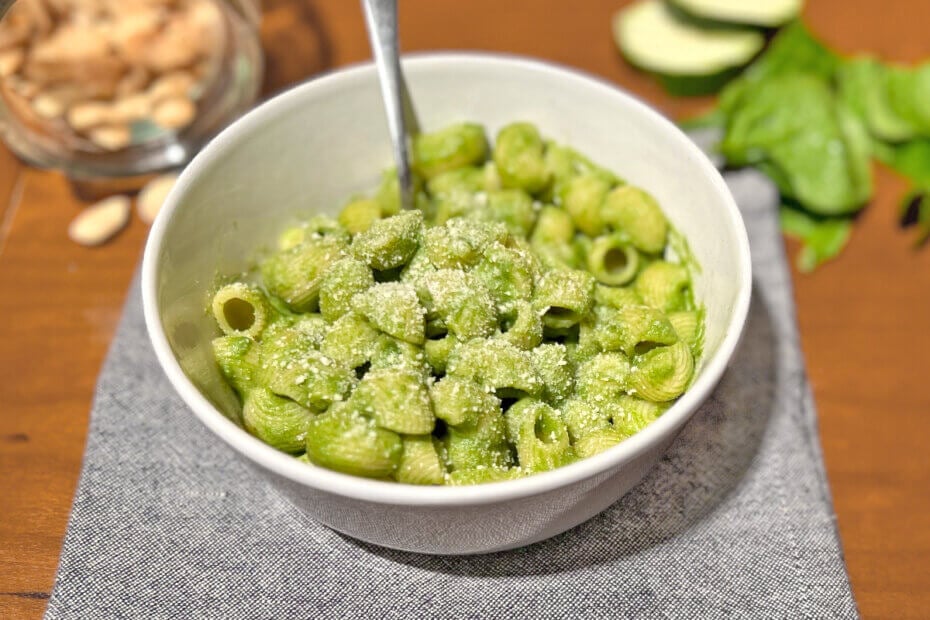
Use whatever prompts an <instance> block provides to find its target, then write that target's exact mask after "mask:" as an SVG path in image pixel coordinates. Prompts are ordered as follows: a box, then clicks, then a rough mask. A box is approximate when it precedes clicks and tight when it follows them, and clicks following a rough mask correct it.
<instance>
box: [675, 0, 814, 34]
mask: <svg viewBox="0 0 930 620" xmlns="http://www.w3.org/2000/svg"><path fill="white" fill-rule="evenodd" d="M669 2H670V3H671V4H672V5H673V6H674V7H675V8H676V9H678V10H680V11H683V12H685V13H687V14H689V15H692V16H694V17H695V18H697V19H700V20H707V21H712V22H720V23H726V24H743V25H746V26H758V27H760V28H777V27H778V26H781V25H782V24H785V23H787V22H789V21H791V20H792V19H794V18H795V17H797V16H798V15H799V14H800V13H801V7H802V6H803V5H804V0H669Z"/></svg>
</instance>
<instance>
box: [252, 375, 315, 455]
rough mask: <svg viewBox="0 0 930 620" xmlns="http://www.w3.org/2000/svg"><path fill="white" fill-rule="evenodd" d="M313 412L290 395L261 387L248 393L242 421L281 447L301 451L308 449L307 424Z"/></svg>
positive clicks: (288, 450) (280, 448)
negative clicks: (285, 395)
mask: <svg viewBox="0 0 930 620" xmlns="http://www.w3.org/2000/svg"><path fill="white" fill-rule="evenodd" d="M312 417H313V414H312V413H311V412H310V410H309V409H307V408H306V407H302V406H300V405H298V404H297V403H295V402H294V401H293V400H290V399H289V398H284V397H282V396H278V395H277V394H275V393H274V392H272V391H271V390H269V389H268V388H264V387H258V388H255V389H254V390H251V391H250V392H249V393H247V394H246V395H245V399H244V401H243V404H242V423H243V426H245V428H246V430H248V431H249V432H250V433H252V434H253V435H255V436H256V437H258V438H259V439H261V440H262V441H264V442H265V443H267V444H268V445H270V446H272V447H274V448H277V449H278V450H281V451H282V452H290V453H291V454H297V453H300V452H303V451H304V450H305V449H306V443H307V426H308V424H309V423H310V420H311V418H312Z"/></svg>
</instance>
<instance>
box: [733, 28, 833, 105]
mask: <svg viewBox="0 0 930 620" xmlns="http://www.w3.org/2000/svg"><path fill="white" fill-rule="evenodd" d="M839 65H840V59H839V57H838V56H837V55H836V54H834V53H833V52H831V51H830V50H829V49H827V48H826V47H825V46H824V45H823V44H822V43H820V41H818V40H817V39H815V38H814V37H813V36H812V35H811V33H810V31H809V30H808V29H807V26H805V25H804V24H803V23H802V22H800V21H795V22H792V23H791V24H789V25H788V26H786V27H784V28H782V30H781V31H780V32H779V33H778V34H777V35H776V36H775V37H774V38H773V39H772V42H771V43H770V44H769V47H768V49H767V50H766V51H765V52H764V53H763V54H762V55H761V56H760V57H759V58H758V59H757V60H756V61H755V62H754V63H752V64H751V65H749V67H748V68H747V69H746V70H745V71H744V72H743V74H742V75H741V76H740V77H739V78H738V79H736V80H734V81H732V82H730V83H729V84H728V85H727V87H726V88H725V89H724V90H723V92H722V93H721V94H720V109H721V110H723V111H724V112H725V113H728V112H729V111H731V110H732V106H733V105H734V104H735V102H736V100H738V99H740V98H741V96H742V91H743V90H745V89H746V88H748V87H749V86H750V85H751V84H754V83H756V82H761V81H764V80H767V79H769V78H771V77H775V76H779V75H785V74H787V73H807V74H809V75H812V76H814V77H816V78H819V79H821V80H824V81H828V80H831V79H832V78H833V76H834V74H835V73H836V70H837V68H838V67H839Z"/></svg>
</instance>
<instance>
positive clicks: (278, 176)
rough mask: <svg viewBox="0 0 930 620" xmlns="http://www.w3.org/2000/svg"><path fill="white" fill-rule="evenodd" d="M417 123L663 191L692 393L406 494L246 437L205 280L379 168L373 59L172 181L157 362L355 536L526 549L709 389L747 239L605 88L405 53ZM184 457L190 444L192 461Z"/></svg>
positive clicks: (477, 59) (570, 516) (699, 164)
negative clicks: (577, 157) (686, 250)
mask: <svg viewBox="0 0 930 620" xmlns="http://www.w3.org/2000/svg"><path fill="white" fill-rule="evenodd" d="M404 68H405V70H406V74H407V78H408V82H409V87H410V90H411V93H412V96H413V100H414V102H415V105H416V108H417V112H418V115H419V118H420V122H421V124H422V126H423V128H424V129H425V130H430V129H434V128H438V127H442V126H444V125H446V124H448V123H450V122H453V121H457V120H465V119H468V120H474V121H477V122H480V123H483V124H484V125H485V126H486V127H487V129H488V132H489V135H490V136H492V137H493V136H494V134H495V133H496V131H497V130H498V129H499V128H500V127H501V126H503V125H505V124H507V123H509V122H512V121H515V120H527V121H531V122H533V123H536V124H537V125H538V126H539V127H540V129H541V131H542V132H543V133H544V134H545V135H547V136H550V137H552V138H554V139H556V140H558V141H560V142H563V143H567V144H569V145H571V146H573V147H576V148H577V149H579V150H580V151H581V152H582V153H584V154H586V155H588V156H590V157H591V158H592V159H593V160H594V161H597V162H600V163H601V164H603V165H605V166H607V167H608V168H610V169H611V170H614V171H616V172H617V173H619V174H620V175H621V176H623V177H624V178H626V179H627V180H628V181H630V182H632V183H635V184H637V185H640V186H642V187H644V188H646V189H647V190H649V191H650V192H652V194H653V195H654V196H655V197H656V198H657V199H658V200H659V202H660V204H661V205H662V207H663V208H664V209H665V211H666V213H667V214H668V216H669V218H670V219H671V221H672V222H673V224H674V225H675V226H676V227H677V228H678V229H679V230H680V231H681V232H682V233H684V235H685V236H686V237H687V239H688V240H689V242H690V244H691V248H692V251H693V253H694V256H695V257H696V258H697V260H698V261H699V263H700V264H701V266H702V272H701V273H700V275H699V276H698V277H697V280H696V282H695V289H696V293H697V296H698V298H699V299H700V300H702V301H703V302H704V303H705V304H706V308H707V326H706V341H705V354H704V358H703V359H702V361H701V363H700V364H699V368H698V371H697V373H698V374H697V378H696V380H695V381H694V384H693V385H692V387H691V389H690V390H689V391H688V392H687V393H686V394H684V396H682V398H681V399H680V400H679V401H678V402H677V403H676V404H675V405H674V406H673V407H672V408H671V409H669V410H668V412H666V413H665V414H664V415H663V416H662V417H661V418H660V419H658V420H657V421H656V422H654V423H653V424H651V425H650V426H649V427H647V428H646V429H644V430H643V431H642V432H640V433H639V434H637V435H635V436H634V437H632V438H630V439H627V440H626V441H624V442H622V443H621V444H619V445H617V446H615V447H613V448H611V449H609V450H607V451H606V452H603V453H601V454H599V455H597V456H594V457H591V458H589V459H585V460H583V461H581V462H578V463H575V464H572V465H569V466H567V467H563V468H561V469H558V470H555V471H551V472H547V473H543V474H538V475H535V476H531V477H528V478H524V479H520V480H514V481H508V482H501V483H494V484H486V485H478V486H471V487H417V486H409V485H400V484H393V483H388V482H379V481H375V480H366V479H363V478H356V477H353V476H348V475H345V474H340V473H337V472H334V471H329V470H326V469H322V468H318V467H314V466H308V465H305V464H304V463H301V462H299V461H297V460H295V459H294V458H292V457H290V456H288V455H286V454H283V453H281V452H278V451H276V450H274V449H272V448H271V447H269V446H267V445H265V444H263V443H262V442H261V441H259V440H258V439H255V438H254V437H252V436H250V435H249V434H248V433H246V432H245V431H244V430H242V429H241V428H240V427H239V426H237V424H235V423H234V422H233V421H232V420H235V419H236V415H237V412H236V408H237V404H236V401H235V399H234V398H232V396H231V393H230V392H229V391H228V388H226V387H225V384H224V383H223V380H222V378H221V377H220V375H219V372H218V371H217V369H216V366H215V364H214V363H213V361H212V358H211V356H210V347H209V341H210V339H211V338H212V337H213V336H214V335H215V327H214V325H213V324H212V319H211V318H210V317H209V316H207V314H206V313H205V311H204V308H206V307H207V304H208V303H209V297H208V295H209V291H210V290H211V287H212V286H213V285H214V283H215V281H216V278H217V276H218V275H223V274H227V275H228V274H235V273H238V272H240V271H242V270H243V269H244V268H246V267H247V266H248V265H249V264H250V261H252V260H254V257H255V255H256V251H257V248H260V247H261V246H263V245H264V246H265V247H267V246H268V245H269V244H270V243H271V242H272V240H273V239H274V238H275V235H276V233H278V232H279V231H280V230H281V229H282V227H283V226H284V225H285V224H286V223H288V222H290V221H293V220H294V218H295V214H296V213H301V212H302V213H307V212H314V211H320V212H325V213H334V212H335V211H336V210H337V209H338V208H339V206H340V205H341V204H342V203H343V201H344V200H345V199H346V198H347V197H348V196H350V195H351V194H353V193H356V192H360V191H366V190H370V189H371V188H373V187H374V186H375V185H376V183H377V179H378V178H379V174H380V171H381V170H382V169H384V168H385V167H387V166H389V165H390V164H391V150H390V145H389V142H388V134H387V129H386V123H385V120H384V112H383V110H382V107H381V105H382V104H381V100H380V95H379V91H378V83H377V78H376V76H375V71H374V68H373V67H372V66H371V65H364V66H358V67H353V68H349V69H346V70H343V71H338V72H336V73H333V74H330V75H327V76H324V77H321V78H319V79H316V80H313V81H311V82H309V83H306V84H303V85H301V86H298V87H296V88H294V89H292V90H290V91H288V92H285V93H284V94H281V95H279V96H277V97H275V98H274V99H272V100H271V101H268V102H267V103H265V104H263V105H261V106H259V107H258V108H257V109H255V110H254V111H252V112H251V113H249V114H248V115H246V116H245V117H243V118H242V119H240V120H239V121H237V122H236V123H234V124H233V125H232V126H231V127H229V128H228V129H226V130H225V131H224V132H223V133H222V134H220V135H219V136H218V137H217V138H216V139H214V141H213V142H212V143H211V144H209V145H208V146H207V147H206V148H205V149H204V150H203V152H201V153H200V154H199V155H198V156H197V157H196V158H195V159H194V161H193V162H192V163H191V164H190V165H189V166H188V167H187V169H186V170H185V171H184V172H183V174H182V175H181V177H180V179H179V181H178V183H177V185H176V186H175V188H174V190H173V191H172V192H171V194H170V196H169V197H168V199H167V202H166V204H165V205H164V207H163V209H162V211H161V213H160V214H159V216H158V219H157V220H156V222H155V224H154V227H153V228H152V231H151V234H150V236H149V241H148V245H147V246H146V249H145V259H144V264H143V278H142V287H143V296H144V305H145V319H146V323H147V325H148V330H149V334H150V336H151V339H152V344H153V345H154V348H155V352H156V354H157V355H158V359H159V361H160V362H161V364H162V366H163V367H164V370H165V372H166V374H167V375H168V378H169V379H170V380H171V383H172V384H173V385H174V387H175V389H176V390H177V391H178V393H179V394H180V395H181V397H182V398H183V399H184V401H185V402H186V403H187V405H188V406H189V407H190V408H191V410H192V411H193V412H194V414H195V415H196V416H197V417H198V418H200V420H201V421H202V422H203V423H204V424H205V425H206V426H207V427H208V428H209V429H210V430H211V431H212V432H214V433H215V434H216V435H217V436H218V437H219V438H220V439H222V440H223V441H225V442H227V443H228V444H229V445H230V446H232V448H233V449H234V450H235V451H236V452H237V453H238V454H239V455H240V456H241V457H243V458H245V459H246V460H247V461H249V462H251V463H253V464H255V465H257V468H256V469H257V471H258V472H260V473H261V474H264V476H265V477H266V478H267V479H268V482H269V483H270V484H273V485H274V486H275V487H277V488H278V489H279V490H280V491H281V492H282V493H283V494H284V495H285V496H287V497H288V498H289V499H290V500H291V501H292V502H293V503H294V504H295V505H296V506H297V507H299V508H300V509H301V510H303V511H304V512H306V513H307V514H308V515H309V516H311V517H313V518H314V519H316V520H318V521H320V522H321V523H324V524H325V525H327V526H329V527H331V528H333V529H335V530H338V531H340V532H343V533H345V534H348V535H350V536H353V537H355V538H359V539H362V540H365V541H368V542H372V543H375V544H378V545H383V546H386V547H393V548H397V549H404V550H408V551H418V552H423V553H444V554H466V553H482V552H489V551H496V550H502V549H509V548H514V547H519V546H522V545H527V544H529V543H532V542H536V541H539V540H542V539H545V538H548V537H550V536H554V535H555V534H558V533H559V532H562V531H564V530H567V529H569V528H571V527H573V526H575V525H577V524H579V523H581V522H582V521H585V520H587V519H589V518H591V517H592V516H594V515H595V514H597V513H599V512H600V511H602V510H604V509H605V508H606V507H607V506H609V505H611V504H613V503H614V502H616V501H617V500H618V499H619V498H620V497H621V496H623V495H624V494H625V493H626V492H627V491H629V490H630V489H631V488H632V487H633V486H634V485H635V484H636V483H637V482H639V480H640V479H642V477H643V476H644V475H645V474H646V472H647V471H648V470H649V469H650V468H651V467H652V466H653V465H654V464H655V462H656V461H657V460H658V459H659V457H660V456H661V455H662V453H663V452H664V451H665V449H666V448H667V447H668V445H669V444H670V443H671V441H672V440H673V439H674V438H675V436H676V435H677V433H678V431H679V430H680V429H681V428H682V426H683V425H684V424H685V423H686V422H687V421H688V419H689V418H690V417H691V415H692V414H693V413H694V411H695V410H696V409H697V408H698V406H699V405H700V404H701V403H702V402H703V401H704V400H705V399H706V398H707V396H708V395H709V394H710V392H711V390H712V389H713V388H714V386H715V385H716V383H717V381H718V380H719V379H720V376H721V374H722V373H723V371H724V368H725V367H726V365H727V362H728V360H729V359H730V356H731V354H732V353H733V350H734V348H735V347H736V344H737V341H738V340H739V337H740V333H741V331H742V328H743V323H744V320H745V317H746V312H747V309H748V306H749V293H750V282H751V277H750V261H749V245H748V241H747V238H746V231H745V228H744V226H743V222H742V219H741V217H740V214H739V211H738V210H737V208H736V205H735V203H734V201H733V198H732V196H731V195H730V193H729V191H728V189H727V187H726V185H725V184H724V182H723V180H722V179H721V177H720V175H719V174H718V172H717V171H716V170H715V169H714V167H713V166H712V165H711V164H710V162H709V161H708V160H707V158H706V157H705V156H704V155H703V154H702V153H701V152H700V151H699V150H698V149H697V148H696V147H695V146H694V145H693V144H692V143H691V142H690V141H689V140H688V138H687V137H685V135H684V134H683V133H681V132H680V131H679V130H678V129H677V128H676V127H675V126H674V125H673V124H672V123H670V122H669V121H667V120H666V119H665V118H663V117H662V116H660V115H659V114H658V113H656V112H655V111H653V110H652V109H650V108H649V107H647V106H646V105H644V104H643V103H641V102H639V101H638V100H636V99H634V98H632V97H630V96H629V95H627V94H625V93H623V92H622V91H620V90H618V89H617V88H615V87H613V86H611V85H608V84H606V83H604V82H601V81H598V80H596V79H593V78H591V77H588V76H585V75H582V74H579V73H577V72H575V71H571V70H568V69H564V68H559V67H555V66H553V65H550V64H545V63H542V62H536V61H532V60H524V59H518V58H512V57H503V56H489V55H477V54H430V55H423V56H415V57H411V58H409V59H407V60H405V62H404ZM190 457H191V458H197V455H196V454H193V455H190Z"/></svg>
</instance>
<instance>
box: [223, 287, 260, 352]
mask: <svg viewBox="0 0 930 620" xmlns="http://www.w3.org/2000/svg"><path fill="white" fill-rule="evenodd" d="M213 316H214V318H215V319H216V324H217V325H219V327H220V329H221V330H222V331H223V333H224V334H227V335H235V336H239V335H241V336H250V337H252V338H258V337H259V336H260V335H261V333H262V330H263V329H265V325H267V324H268V321H269V320H270V318H271V309H270V308H269V307H268V302H267V301H266V300H265V296H264V295H263V294H262V292H261V291H260V290H258V289H257V288H255V287H254V286H249V285H247V284H243V283H242V282H234V283H233V284H228V285H226V286H224V287H223V288H221V289H220V290H218V291H217V292H216V294H215V295H214V296H213Z"/></svg>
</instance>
